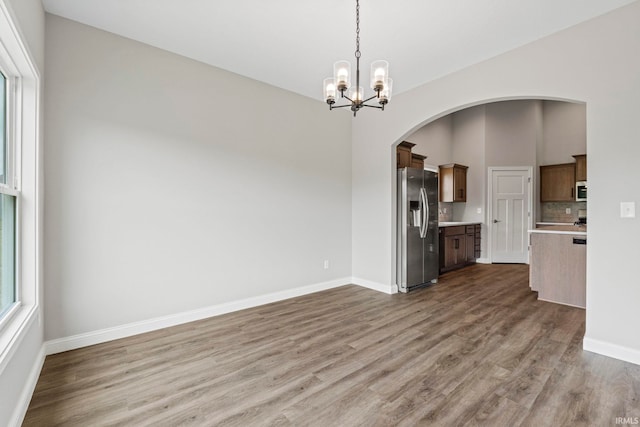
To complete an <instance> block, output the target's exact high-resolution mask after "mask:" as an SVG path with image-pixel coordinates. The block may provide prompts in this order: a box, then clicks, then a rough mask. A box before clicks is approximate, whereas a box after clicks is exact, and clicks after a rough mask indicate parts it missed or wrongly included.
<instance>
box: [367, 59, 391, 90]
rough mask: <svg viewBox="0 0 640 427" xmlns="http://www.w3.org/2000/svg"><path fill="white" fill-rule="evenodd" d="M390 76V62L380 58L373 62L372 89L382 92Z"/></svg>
mask: <svg viewBox="0 0 640 427" xmlns="http://www.w3.org/2000/svg"><path fill="white" fill-rule="evenodd" d="M388 77H389V63H388V62H387V61H385V60H378V61H374V62H372V63H371V89H373V90H375V91H376V92H380V91H381V90H382V88H383V87H384V82H385V80H387V78H388Z"/></svg>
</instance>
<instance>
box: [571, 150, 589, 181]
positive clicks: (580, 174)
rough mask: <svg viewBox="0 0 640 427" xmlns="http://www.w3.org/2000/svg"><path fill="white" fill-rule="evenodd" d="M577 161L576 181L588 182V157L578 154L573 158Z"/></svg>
mask: <svg viewBox="0 0 640 427" xmlns="http://www.w3.org/2000/svg"><path fill="white" fill-rule="evenodd" d="M573 157H574V158H575V159H576V181H586V180H587V155H586V154H576V155H575V156H573Z"/></svg>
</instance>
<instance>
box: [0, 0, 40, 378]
mask: <svg viewBox="0 0 640 427" xmlns="http://www.w3.org/2000/svg"><path fill="white" fill-rule="evenodd" d="M20 34H21V33H20V31H19V29H18V28H17V27H16V26H15V23H14V20H13V18H12V13H11V11H10V10H9V9H8V8H7V4H6V0H0V372H3V370H4V369H5V368H6V367H7V366H8V364H9V362H10V360H11V358H12V356H13V354H14V350H15V349H17V348H18V346H20V343H21V340H22V338H24V337H26V336H27V334H30V333H35V334H38V333H39V332H36V331H38V329H34V328H40V331H41V327H42V325H41V323H34V322H35V321H37V320H40V319H41V317H40V316H41V308H40V302H39V300H40V291H39V290H40V286H41V273H40V266H41V264H42V261H41V258H40V253H41V238H42V237H41V236H42V232H41V220H40V218H41V217H40V213H41V210H42V208H41V198H42V196H41V194H40V191H39V188H40V187H39V186H40V182H41V179H42V178H41V167H40V163H39V159H40V144H39V129H40V125H39V114H38V112H39V110H40V73H39V71H38V68H37V66H36V65H35V62H34V61H33V58H32V57H31V54H30V52H29V50H28V44H26V43H25V42H24V40H22V39H21V36H20ZM34 325H35V326H34Z"/></svg>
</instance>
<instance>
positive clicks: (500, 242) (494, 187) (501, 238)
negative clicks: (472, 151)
mask: <svg viewBox="0 0 640 427" xmlns="http://www.w3.org/2000/svg"><path fill="white" fill-rule="evenodd" d="M531 173H532V171H531V168H528V167H524V168H513V169H511V168H509V169H507V168H490V184H491V185H490V193H489V194H490V197H491V216H490V217H489V227H490V229H491V262H504V263H528V262H529V236H528V233H527V231H528V230H529V227H530V226H531Z"/></svg>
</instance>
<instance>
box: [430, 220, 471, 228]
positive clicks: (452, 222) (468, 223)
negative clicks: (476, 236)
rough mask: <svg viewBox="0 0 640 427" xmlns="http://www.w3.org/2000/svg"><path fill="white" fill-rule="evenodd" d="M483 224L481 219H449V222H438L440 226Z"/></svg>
mask: <svg viewBox="0 0 640 427" xmlns="http://www.w3.org/2000/svg"><path fill="white" fill-rule="evenodd" d="M475 224H482V223H481V222H479V221H466V222H465V221H448V222H444V221H443V222H438V227H455V226H457V225H475Z"/></svg>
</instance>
